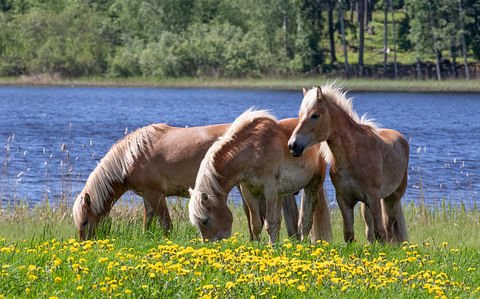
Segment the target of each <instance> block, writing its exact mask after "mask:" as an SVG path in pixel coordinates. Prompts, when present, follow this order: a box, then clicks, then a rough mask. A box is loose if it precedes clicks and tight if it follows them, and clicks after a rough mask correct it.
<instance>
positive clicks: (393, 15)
mask: <svg viewBox="0 0 480 299" xmlns="http://www.w3.org/2000/svg"><path fill="white" fill-rule="evenodd" d="M390 10H391V12H392V34H393V69H394V73H395V79H397V78H398V66H397V37H396V36H395V13H394V11H393V3H392V0H390Z"/></svg>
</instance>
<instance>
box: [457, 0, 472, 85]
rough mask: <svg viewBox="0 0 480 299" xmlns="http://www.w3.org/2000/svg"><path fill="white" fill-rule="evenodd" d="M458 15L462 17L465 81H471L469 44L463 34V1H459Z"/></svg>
mask: <svg viewBox="0 0 480 299" xmlns="http://www.w3.org/2000/svg"><path fill="white" fill-rule="evenodd" d="M458 13H459V15H460V32H461V33H460V34H461V36H462V55H463V64H464V66H465V79H467V80H470V72H469V70H468V62H467V43H466V42H465V33H464V32H463V10H462V0H458Z"/></svg>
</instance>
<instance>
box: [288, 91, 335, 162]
mask: <svg viewBox="0 0 480 299" xmlns="http://www.w3.org/2000/svg"><path fill="white" fill-rule="evenodd" d="M329 135H330V116H329V114H328V105H327V100H326V98H325V95H324V94H323V93H322V89H321V88H320V86H317V87H315V88H312V89H310V90H309V91H307V90H306V89H305V88H303V101H302V104H301V106H300V112H299V117H298V124H297V126H296V127H295V130H294V131H293V133H292V136H291V137H290V139H289V140H288V149H289V150H290V153H292V155H293V156H295V157H299V156H301V155H302V154H303V152H304V151H305V149H307V148H308V147H310V146H312V145H314V144H316V143H318V142H321V141H325V140H327V138H328V136H329Z"/></svg>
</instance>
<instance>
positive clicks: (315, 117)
mask: <svg viewBox="0 0 480 299" xmlns="http://www.w3.org/2000/svg"><path fill="white" fill-rule="evenodd" d="M319 117H320V115H319V114H316V113H315V114H312V115H311V116H310V118H311V119H317V118H319Z"/></svg>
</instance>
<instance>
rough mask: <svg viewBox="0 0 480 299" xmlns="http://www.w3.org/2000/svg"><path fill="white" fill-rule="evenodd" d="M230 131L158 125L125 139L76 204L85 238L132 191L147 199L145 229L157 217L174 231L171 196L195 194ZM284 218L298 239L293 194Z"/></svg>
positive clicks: (220, 127)
mask: <svg viewBox="0 0 480 299" xmlns="http://www.w3.org/2000/svg"><path fill="white" fill-rule="evenodd" d="M229 127H230V124H219V125H212V126H204V127H192V128H176V127H169V126H167V125H165V124H153V125H150V126H146V127H143V128H140V129H138V130H136V131H135V132H132V133H130V134H128V135H127V136H125V138H123V139H122V140H120V141H119V142H118V143H116V144H115V145H113V146H112V148H111V149H110V151H109V152H107V154H106V155H105V156H104V157H103V158H102V160H101V161H100V162H99V164H98V165H97V167H96V168H95V169H94V170H93V172H92V173H91V174H90V176H89V177H88V179H87V182H86V184H85V187H84V188H83V190H82V191H81V193H80V194H79V195H78V196H77V198H76V200H75V202H74V205H73V218H74V222H75V226H76V227H77V229H78V233H79V238H80V239H81V240H85V237H87V238H89V239H91V238H93V237H94V235H95V228H96V227H97V225H98V223H99V222H100V220H101V219H102V218H103V217H105V216H106V215H107V214H108V213H109V212H110V210H111V208H112V206H113V205H114V204H115V202H116V201H117V200H118V199H119V198H120V197H121V196H122V194H123V193H125V192H126V191H128V190H133V191H134V192H135V193H136V194H138V195H140V196H142V197H143V199H144V207H145V209H144V222H143V226H144V228H146V227H149V226H150V225H151V223H152V219H153V217H154V216H157V217H158V218H159V221H160V223H161V224H162V226H163V228H164V229H165V230H166V231H168V230H169V229H170V228H171V225H172V224H171V219H170V215H169V213H168V208H167V204H166V201H165V197H166V196H172V195H176V196H183V197H187V196H188V195H189V193H188V188H189V187H191V186H193V185H194V183H195V177H196V175H197V171H198V167H199V165H200V162H201V161H202V158H203V156H204V155H205V153H206V152H207V150H208V148H209V147H210V146H211V145H212V144H213V143H214V142H215V141H216V140H217V138H218V137H220V136H221V135H222V134H223V133H225V131H226V130H227V129H228V128H229ZM243 197H244V196H243ZM284 214H285V218H286V219H288V222H287V230H288V234H289V236H293V235H297V224H296V221H298V220H297V219H298V210H297V207H296V202H295V197H294V196H293V195H289V196H287V197H286V200H285V206H284ZM247 216H249V214H247ZM248 220H250V219H249V218H248ZM292 223H293V224H292Z"/></svg>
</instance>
